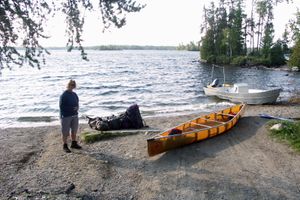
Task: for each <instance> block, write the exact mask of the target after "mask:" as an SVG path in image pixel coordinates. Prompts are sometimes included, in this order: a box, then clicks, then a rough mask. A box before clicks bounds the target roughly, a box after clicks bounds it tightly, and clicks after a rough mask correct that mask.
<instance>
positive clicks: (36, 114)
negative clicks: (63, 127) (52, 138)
mask: <svg viewBox="0 0 300 200" xmlns="http://www.w3.org/2000/svg"><path fill="white" fill-rule="evenodd" d="M87 53H88V58H89V60H90V61H88V62H86V61H83V60H81V57H80V54H79V52H77V51H74V52H71V53H68V52H66V51H63V50H54V51H52V52H51V55H50V56H48V58H47V63H46V65H45V66H42V68H41V70H38V69H35V68H30V67H22V68H18V67H15V68H14V69H13V70H7V69H5V70H2V74H1V75H0V88H1V90H0V127H1V128H5V127H12V126H39V125H45V124H58V122H59V118H58V113H59V106H58V100H59V96H60V94H61V93H62V92H63V91H64V89H65V86H66V83H67V82H68V80H69V79H71V78H72V79H75V80H76V82H77V86H78V88H77V89H76V92H77V94H78V96H79V99H80V116H81V115H90V116H108V115H111V114H118V113H121V112H124V111H125V110H126V108H127V107H128V106H130V105H131V104H133V103H137V104H138V105H139V106H140V110H141V113H142V116H143V117H149V116H156V115H177V114H185V113H194V112H209V111H212V110H217V109H221V108H223V107H226V106H229V105H232V103H230V102H227V101H223V100H218V99H216V98H208V97H206V96H205V95H204V93H203V89H202V87H203V86H204V85H206V84H207V83H208V82H210V81H211V67H210V66H209V65H204V64H200V63H199V62H197V60H198V59H199V53H198V52H187V51H133V50H130V51H92V50H90V51H87ZM226 81H227V82H246V83H248V84H250V85H251V86H253V87H255V88H269V87H281V88H282V89H283V91H282V92H281V94H280V97H279V99H278V101H284V100H286V99H287V98H288V97H289V96H290V95H291V94H292V93H293V92H294V91H295V90H296V89H297V86H298V87H299V86H300V74H299V73H288V72H281V71H265V70H256V69H245V68H239V67H230V68H227V69H226Z"/></svg>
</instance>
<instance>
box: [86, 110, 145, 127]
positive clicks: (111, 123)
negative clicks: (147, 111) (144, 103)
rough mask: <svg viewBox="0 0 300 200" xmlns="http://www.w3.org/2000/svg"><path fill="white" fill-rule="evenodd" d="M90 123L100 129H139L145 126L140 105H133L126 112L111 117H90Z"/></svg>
mask: <svg viewBox="0 0 300 200" xmlns="http://www.w3.org/2000/svg"><path fill="white" fill-rule="evenodd" d="M87 119H88V124H89V126H90V127H91V128H92V129H95V130H98V131H108V130H120V129H139V128H142V127H144V126H145V124H144V121H143V119H142V116H141V113H140V109H139V106H138V105H137V104H133V105H131V106H130V107H129V108H127V109H126V112H124V113H122V114H120V115H118V116H115V115H112V116H109V117H95V118H91V117H88V116H87Z"/></svg>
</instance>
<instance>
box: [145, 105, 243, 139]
mask: <svg viewBox="0 0 300 200" xmlns="http://www.w3.org/2000/svg"><path fill="white" fill-rule="evenodd" d="M236 106H238V105H236ZM240 106H241V108H240V110H239V111H238V112H237V113H236V115H228V116H230V117H231V116H234V117H233V118H232V119H230V120H228V121H227V122H218V121H216V120H212V121H214V122H217V123H220V124H218V125H216V126H210V127H207V128H201V129H198V130H193V131H188V132H183V133H180V134H174V135H167V136H161V134H163V133H165V132H167V131H169V130H171V129H173V128H176V127H178V126H181V125H184V124H186V123H192V121H193V120H196V119H199V118H201V119H204V120H207V119H205V118H203V117H205V116H206V115H203V116H200V117H196V118H194V119H192V120H189V121H186V122H184V123H182V124H180V125H178V126H175V127H173V128H170V129H167V130H165V131H163V132H161V133H159V134H157V135H155V136H153V137H152V138H148V139H147V141H153V140H156V139H163V138H173V137H177V136H182V135H187V134H193V133H197V132H200V131H205V130H209V129H213V128H218V127H221V126H226V125H227V124H229V123H231V122H232V121H233V120H235V119H236V118H237V117H238V116H240V115H241V112H242V111H244V109H245V106H246V104H240ZM224 110H226V109H224ZM224 110H221V111H219V112H212V113H209V114H217V115H218V114H221V115H222V114H225V113H222V112H223V111H224ZM226 115H227V114H225V116H226ZM199 125H200V126H201V124H199Z"/></svg>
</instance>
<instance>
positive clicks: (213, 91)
mask: <svg viewBox="0 0 300 200" xmlns="http://www.w3.org/2000/svg"><path fill="white" fill-rule="evenodd" d="M203 89H204V93H205V95H207V96H216V97H218V98H220V99H225V100H229V101H232V102H236V103H246V104H267V103H274V102H276V100H277V98H278V97H279V94H280V90H281V89H279V88H278V89H273V90H257V92H255V91H254V92H249V93H234V92H228V91H229V90H230V88H225V87H219V88H209V87H204V88H203ZM250 91H251V90H250Z"/></svg>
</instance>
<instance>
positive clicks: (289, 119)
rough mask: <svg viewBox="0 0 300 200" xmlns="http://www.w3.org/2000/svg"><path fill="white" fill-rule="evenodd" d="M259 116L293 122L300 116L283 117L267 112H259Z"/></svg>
mask: <svg viewBox="0 0 300 200" xmlns="http://www.w3.org/2000/svg"><path fill="white" fill-rule="evenodd" d="M259 116H260V117H261V118H266V119H279V120H284V121H291V122H294V121H295V120H299V119H300V118H284V117H277V116H272V115H268V114H259Z"/></svg>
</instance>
